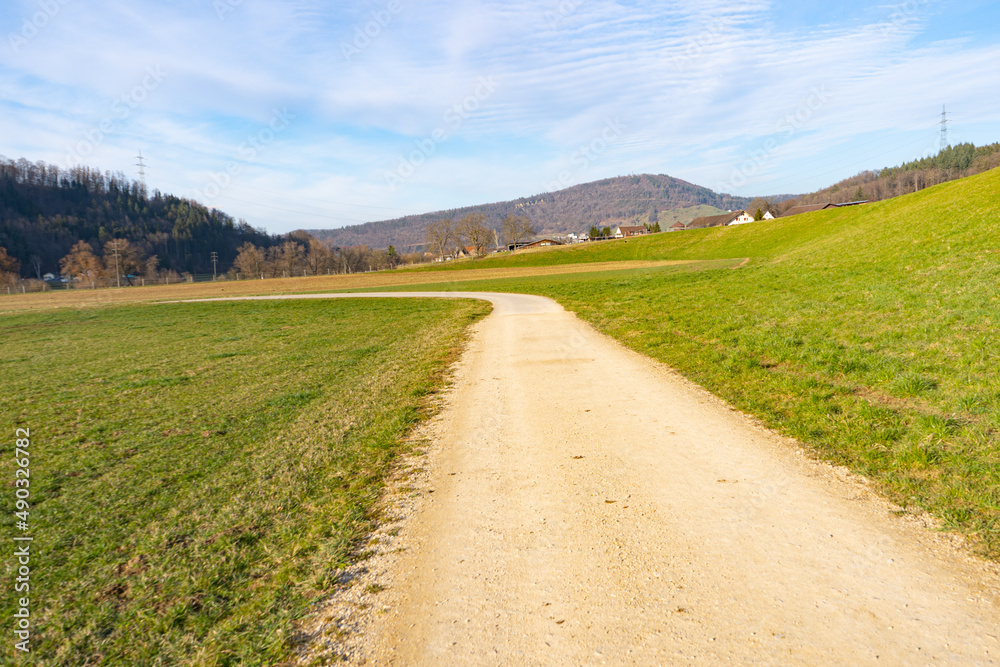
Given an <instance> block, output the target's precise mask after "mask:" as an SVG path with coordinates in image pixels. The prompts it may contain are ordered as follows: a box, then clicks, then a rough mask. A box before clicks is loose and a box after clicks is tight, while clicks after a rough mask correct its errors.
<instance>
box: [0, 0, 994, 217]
mask: <svg viewBox="0 0 1000 667" xmlns="http://www.w3.org/2000/svg"><path fill="white" fill-rule="evenodd" d="M399 1H400V3H401V10H400V11H399V12H396V13H393V14H392V16H391V17H390V20H388V21H385V20H382V22H381V23H380V24H379V25H378V27H377V29H372V30H371V32H373V33H375V34H374V36H373V37H370V38H369V40H368V42H367V43H366V44H365V46H364V48H363V49H360V50H359V53H358V54H355V55H353V56H352V57H351V58H345V55H344V52H343V46H344V44H345V43H351V40H353V39H354V36H355V35H356V30H358V29H361V30H364V29H365V27H366V26H369V25H370V24H371V21H372V20H374V19H377V18H379V16H381V17H382V19H384V18H385V16H386V13H385V12H386V7H388V0H386V1H385V2H382V1H381V0H372V1H371V2H365V3H360V2H358V3H348V4H345V5H341V6H334V5H331V4H330V3H327V2H320V1H318V0H315V1H313V0H294V1H293V0H285V1H283V2H270V1H265V0H244V1H243V2H242V3H239V4H237V5H235V6H233V11H232V12H228V13H226V14H225V16H224V17H223V20H220V19H219V17H218V15H217V14H216V12H215V9H213V4H212V2H210V1H208V0H187V2H183V3H171V4H170V5H163V4H160V3H155V2H152V1H151V0H136V1H133V2H125V1H124V0H94V1H93V2H91V3H89V4H87V5H84V4H83V3H69V4H67V5H66V6H65V8H64V9H63V10H62V11H61V13H60V14H59V15H58V16H56V17H54V18H53V19H52V20H51V21H50V22H49V24H48V25H47V26H46V27H45V28H44V30H41V31H39V34H38V35H37V37H34V38H33V39H32V40H30V41H29V42H28V43H27V44H26V45H23V46H22V48H20V50H19V51H18V52H14V51H13V50H11V49H6V50H0V83H2V85H3V89H4V90H6V91H9V92H8V93H7V95H6V96H5V98H6V99H4V100H2V104H3V109H4V113H3V114H2V116H0V132H2V135H0V136H3V137H4V140H3V142H2V143H0V153H4V154H7V155H8V156H11V157H19V156H21V155H25V156H26V157H29V158H30V159H47V160H53V161H58V160H59V159H60V158H61V157H62V156H63V155H64V154H65V151H66V147H67V146H71V145H73V144H74V143H75V142H78V141H79V140H80V137H81V136H82V133H83V132H85V131H87V129H88V128H92V127H94V126H95V125H96V124H98V123H100V121H101V120H102V119H104V118H105V117H106V116H107V115H108V114H109V109H110V108H111V104H112V103H113V101H114V100H115V99H117V98H119V97H120V96H121V95H127V94H128V93H129V92H130V91H131V90H133V89H134V87H135V86H137V85H139V84H141V82H142V79H143V76H144V71H145V70H146V68H147V67H149V66H160V67H162V68H163V70H164V71H165V72H167V75H168V76H167V79H166V80H165V81H164V82H163V84H162V85H161V86H159V87H158V88H157V89H156V90H154V91H152V92H151V93H150V94H149V95H148V96H147V98H146V99H144V100H143V101H142V103H141V104H140V105H137V108H136V109H135V110H134V112H133V113H131V114H130V116H129V117H128V118H127V119H125V120H124V121H123V122H121V123H120V124H119V125H118V126H117V127H116V131H115V132H113V133H110V134H108V136H107V137H106V138H105V140H104V141H103V143H102V145H101V146H100V147H98V149H97V150H95V151H94V152H93V158H94V159H95V160H96V163H95V164H97V166H100V167H102V168H110V169H122V170H125V171H126V172H129V173H131V172H133V171H134V170H133V169H132V162H133V161H134V160H132V158H131V157H129V156H130V155H134V154H135V151H137V150H138V149H139V148H140V147H141V148H142V149H143V152H144V154H147V155H148V156H149V158H150V163H151V165H152V167H151V169H150V180H151V182H152V183H155V182H156V178H157V177H163V181H164V185H163V187H164V189H168V188H173V187H180V188H183V189H186V191H185V192H179V193H178V194H185V195H190V194H191V193H192V192H194V191H195V190H196V189H197V188H199V187H200V185H201V184H202V183H203V182H204V178H205V177H206V174H210V173H212V172H215V171H218V170H219V169H223V168H224V167H225V165H226V163H227V162H228V161H231V160H232V159H233V155H234V154H235V153H236V151H237V149H238V147H239V145H240V144H241V142H243V141H245V140H246V137H247V136H248V135H249V134H252V133H253V132H255V131H257V129H258V128H259V127H261V125H262V124H266V123H267V121H268V118H269V117H270V115H271V113H272V111H273V109H275V108H279V109H280V108H286V107H287V108H289V109H290V110H291V111H292V112H293V113H294V114H296V116H297V120H296V122H295V123H294V124H292V125H291V126H290V127H289V129H288V131H287V132H285V133H283V134H282V135H281V136H280V137H279V138H278V139H276V140H275V141H274V142H273V143H271V144H269V145H268V147H267V149H266V150H263V151H260V153H259V155H258V156H257V157H256V158H255V160H254V162H253V164H249V165H247V166H246V170H245V171H244V173H243V175H242V178H241V179H240V181H239V182H238V184H236V185H234V186H233V192H235V191H236V189H237V188H240V187H250V188H255V190H254V191H251V192H249V193H247V192H244V194H243V196H241V197H239V198H238V199H240V200H244V201H253V202H257V203H259V204H262V205H273V208H272V209H270V210H266V209H265V207H264V206H258V207H254V206H253V205H250V204H244V203H240V202H227V203H226V205H225V206H224V208H225V209H226V210H231V211H232V212H234V214H236V215H244V216H245V217H247V218H248V219H250V221H251V222H252V223H254V224H268V225H269V226H271V227H272V229H273V230H274V231H286V230H287V229H290V228H294V227H296V226H316V225H315V224H314V218H313V217H312V216H300V218H296V217H295V214H294V213H291V212H290V211H291V210H292V209H294V210H300V209H301V210H305V209H304V208H303V207H296V206H294V205H289V204H288V199H289V198H292V199H293V200H294V198H295V195H299V196H301V197H302V198H303V199H310V200H312V204H310V206H311V208H309V209H308V210H310V211H314V210H317V209H316V207H319V208H320V209H321V210H322V211H324V212H329V213H330V218H331V219H334V220H341V221H348V220H357V219H378V218H383V217H390V216H387V215H382V213H384V212H386V211H389V210H421V209H422V208H444V207H452V206H455V205H458V204H468V203H472V202H471V201H470V197H477V198H481V199H482V200H496V199H500V198H504V197H507V196H517V195H530V194H536V193H537V192H539V191H541V189H542V184H543V183H545V182H550V181H551V180H552V179H553V178H554V175H557V174H559V173H560V172H561V171H562V170H565V169H566V165H567V164H572V162H573V157H574V155H575V152H576V151H577V150H578V149H579V148H580V146H581V145H585V144H587V142H590V141H592V140H593V139H594V137H595V136H599V135H600V132H601V128H602V127H603V126H604V124H605V123H606V122H607V121H608V120H609V119H615V118H618V119H620V120H621V122H623V123H624V124H625V125H626V126H627V129H626V130H625V131H624V132H623V133H622V135H621V136H620V137H617V138H616V141H615V142H614V144H613V146H610V147H609V148H608V149H607V150H606V151H604V152H602V153H601V155H600V156H599V157H598V158H597V159H595V160H593V161H591V162H590V163H589V164H588V166H587V168H586V169H585V170H580V171H578V172H574V173H573V176H574V179H582V180H590V179H591V178H593V179H596V178H602V177H606V176H612V175H617V174H621V173H629V172H639V171H657V172H665V173H670V174H671V175H676V176H679V177H682V178H686V180H692V181H695V182H699V183H700V184H704V185H707V186H710V187H712V186H716V185H718V184H719V183H726V182H728V180H729V179H730V175H731V173H732V171H733V169H738V168H739V166H740V165H741V164H742V163H744V162H745V161H746V159H747V156H748V155H750V154H751V153H752V152H753V151H755V150H759V148H760V147H761V146H763V145H764V144H765V142H766V140H767V138H768V137H771V136H773V135H775V134H776V133H779V129H778V128H779V127H781V123H782V122H783V120H784V119H786V118H787V117H788V116H789V114H791V115H792V116H793V117H794V115H795V114H796V113H797V112H799V111H800V110H801V109H802V108H803V105H806V104H808V101H809V99H810V96H812V95H813V91H814V90H817V89H821V90H824V91H826V97H827V99H826V101H824V102H823V103H822V104H821V105H819V106H818V108H816V109H811V110H810V113H809V114H808V118H805V119H804V120H802V121H801V122H797V123H796V125H795V131H794V132H792V133H791V134H790V135H787V136H781V137H780V139H781V141H780V145H779V146H778V148H777V149H774V150H772V151H771V152H770V154H769V157H768V160H767V161H766V164H764V165H762V166H761V167H760V168H759V169H758V170H757V171H756V173H755V174H754V175H753V178H751V179H748V183H747V184H746V185H745V186H744V189H743V191H742V192H741V194H754V193H756V190H754V188H755V187H764V186H766V185H768V184H769V183H775V182H781V183H785V182H791V183H792V184H794V183H795V182H796V181H795V178H794V177H795V176H796V174H799V173H801V168H800V167H796V168H795V171H790V170H791V169H792V167H791V165H801V163H802V160H807V159H809V158H810V157H812V158H813V159H815V160H817V161H820V162H822V161H823V157H822V156H823V154H824V151H830V150H834V151H835V150H836V149H837V147H838V146H841V145H843V144H845V142H849V141H850V140H851V139H852V138H853V137H856V136H858V135H861V134H864V135H865V136H870V137H871V138H872V142H873V151H872V152H871V154H872V155H876V154H878V153H879V151H882V152H883V153H885V152H889V151H891V150H893V149H896V150H898V149H899V148H900V146H901V145H903V144H907V143H908V142H909V144H912V143H913V142H914V141H915V139H914V135H913V134H912V132H914V131H915V130H917V129H919V128H923V127H929V128H930V129H931V132H933V127H932V126H933V123H934V120H935V118H934V116H935V114H936V113H937V109H939V107H940V104H941V103H944V102H947V103H949V105H951V106H952V107H953V108H955V109H961V114H962V116H964V117H965V118H968V119H975V120H976V121H977V122H986V123H989V122H996V121H997V120H998V115H1000V112H998V111H997V110H996V109H995V105H993V104H992V103H991V100H990V98H989V96H988V95H984V94H983V91H984V90H994V89H996V87H997V84H998V83H1000V81H998V79H1000V73H998V71H997V68H996V66H995V63H996V62H998V60H1000V59H998V56H1000V46H998V44H997V40H996V39H995V38H992V36H990V37H989V39H987V40H985V41H981V42H978V43H972V42H971V41H970V40H964V41H963V40H962V39H956V38H954V35H953V34H951V33H948V34H940V35H939V34H938V33H937V32H936V24H935V21H934V18H935V14H934V12H935V11H936V9H935V5H934V4H933V3H919V7H918V11H914V12H908V13H905V14H903V15H898V10H893V9H892V8H891V7H886V8H885V11H874V10H873V11H870V12H868V13H865V14H864V16H865V17H866V19H867V20H868V21H869V24H867V25H865V24H863V23H861V22H860V21H854V22H853V23H843V24H826V25H818V24H817V25H814V26H812V27H798V28H791V29H789V28H781V29H778V28H776V25H778V24H779V21H778V19H779V18H781V17H780V16H778V15H777V14H776V9H775V8H774V6H773V5H772V3H770V2H765V1H753V2H726V1H722V0H712V1H711V2H693V1H691V0H685V1H681V2H673V3H668V4H666V3H660V2H654V1H652V0H634V1H632V2H625V1H624V0H622V1H614V0H588V1H587V2H582V1H579V0H551V1H545V2H541V3H537V2H532V3H528V2H502V1H501V0H478V1H477V2H474V3H468V2H461V3H460V2H456V1H454V0H431V1H428V2H425V3H419V4H417V3H415V2H412V0H399ZM31 7H32V4H31V3H30V2H22V3H19V4H18V5H15V6H13V7H7V8H6V9H5V10H0V19H3V20H4V24H5V25H7V26H9V27H10V28H11V29H15V28H16V26H19V25H20V21H21V18H22V17H23V16H24V15H25V12H27V11H28V10H29V9H30V8H31ZM373 12H374V14H373ZM379 12H381V14H379ZM894 12H896V14H897V15H896V16H895V18H893V14H894ZM373 17H374V18H373ZM887 22H888V23H887ZM918 40H919V41H918ZM917 43H919V44H921V46H919V47H917V46H914V45H915V44H917ZM484 76H487V77H488V76H492V77H494V78H495V79H496V80H497V81H498V82H499V84H500V85H499V86H498V89H497V91H496V92H495V93H494V94H491V95H490V96H489V98H488V99H486V100H484V101H482V103H481V104H480V105H479V107H478V108H477V109H476V110H475V112H474V113H471V114H469V115H468V117H467V118H464V119H463V121H462V123H461V124H460V126H459V127H457V128H450V129H453V134H452V135H451V136H450V137H449V139H448V141H446V142H444V143H442V144H440V146H439V148H438V150H437V151H436V153H435V155H433V156H432V157H431V158H430V159H429V160H428V162H427V164H426V165H424V166H422V167H421V169H420V170H419V172H418V173H417V174H415V175H414V176H413V177H412V178H410V179H407V182H406V185H405V187H403V188H401V189H400V190H399V191H398V192H393V193H390V192H389V191H388V190H387V189H386V187H385V183H384V174H385V171H386V170H387V169H392V168H393V167H394V165H395V164H396V161H397V160H398V156H399V155H402V154H405V153H407V152H408V151H410V150H411V149H412V146H413V145H414V142H415V141H420V140H422V139H424V138H426V137H428V136H430V133H431V132H433V130H434V129H435V128H437V127H439V126H441V124H442V122H443V115H444V113H445V112H446V110H448V109H449V108H451V107H452V106H453V105H454V104H456V103H461V102H462V101H463V100H465V99H466V98H467V97H468V96H469V95H470V94H472V93H473V91H474V90H475V87H476V85H477V81H478V80H479V79H480V77H484ZM931 136H932V135H931ZM505 146H510V149H509V150H505V148H504V147H505ZM883 149H884V150H883ZM919 150H923V148H922V147H920V149H919ZM852 157H854V156H852V154H851V153H847V155H846V156H845V155H840V156H838V158H837V159H836V160H833V161H832V162H834V163H836V164H837V165H840V168H841V169H846V170H851V169H853V170H855V171H856V170H858V169H862V168H867V167H877V166H880V165H879V164H877V163H876V164H870V163H867V162H865V161H864V160H865V159H869V158H868V156H867V155H865V156H862V155H858V156H857V161H856V162H855V163H853V164H852V162H851V160H852ZM825 166H826V165H824V167H825ZM824 167H821V168H820V169H817V170H816V171H817V172H821V171H822V168H824ZM166 174H169V179H168V178H166ZM843 175H846V174H831V175H830V176H829V179H828V180H835V179H836V178H838V177H840V176H843ZM822 177H825V175H822V174H821V175H820V176H817V177H816V178H822ZM576 182H579V181H576ZM800 182H801V183H802V184H801V186H800V189H807V188H811V187H813V185H814V184H813V183H812V182H811V181H808V182H807V180H802V181H800ZM168 183H169V184H168ZM173 184H176V185H173ZM269 184H270V185H269ZM286 191H287V193H288V194H287V195H283V194H275V193H283V192H286ZM501 193H502V194H501ZM220 201H223V200H220ZM472 201H476V200H472ZM338 202H341V203H338ZM343 202H347V203H348V204H365V203H367V204H369V205H373V206H376V207H377V206H379V205H384V207H383V208H371V209H367V210H366V209H364V208H363V207H360V206H347V205H344V204H343ZM220 205H221V204H220ZM278 209H286V210H285V211H284V212H282V211H279V210H278ZM366 211H367V212H366Z"/></svg>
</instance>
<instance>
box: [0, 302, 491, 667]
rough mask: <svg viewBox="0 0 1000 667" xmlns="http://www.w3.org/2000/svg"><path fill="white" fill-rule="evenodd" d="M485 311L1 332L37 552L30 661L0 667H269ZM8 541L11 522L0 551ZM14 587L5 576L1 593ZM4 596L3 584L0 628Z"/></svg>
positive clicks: (64, 316)
mask: <svg viewBox="0 0 1000 667" xmlns="http://www.w3.org/2000/svg"><path fill="white" fill-rule="evenodd" d="M487 310H488V306H487V305H485V304H482V303H478V302H457V303H450V302H443V301H427V300H420V301H414V302H410V301H406V302H403V301H395V300H386V301H377V302H344V301H338V302H286V303H274V302H270V303H214V304H185V305H160V306H152V305H130V306H119V307H114V308H99V309H82V310H73V311H45V312H40V313H30V314H21V315H8V316H5V317H3V318H0V332H2V336H3V340H4V345H3V346H0V382H2V385H3V387H4V390H5V391H4V401H3V405H2V406H0V422H2V423H3V424H5V425H6V426H5V428H9V429H10V430H9V431H8V433H7V437H8V440H7V442H8V443H10V445H11V447H13V437H14V429H15V427H17V428H28V429H30V433H31V438H32V445H31V448H30V451H31V458H30V482H31V486H30V493H31V498H30V502H31V511H30V520H29V525H30V527H31V529H30V533H29V534H30V535H31V536H33V537H34V543H33V544H34V545H35V546H34V549H33V553H34V555H33V560H32V562H31V587H32V588H31V591H30V599H31V601H32V609H31V614H32V618H33V627H34V632H35V634H34V636H33V644H32V653H31V654H30V655H29V656H23V655H17V656H15V655H14V650H13V641H7V642H5V643H4V646H3V648H2V649H0V656H2V657H0V662H2V663H3V664H6V665H14V664H24V665H27V664H32V665H52V666H55V665H60V666H64V665H85V664H87V665H97V664H102V665H153V664H164V665H178V664H199V665H275V664H279V663H281V662H282V660H284V659H285V658H287V657H288V654H289V648H290V639H291V631H292V629H293V621H294V620H295V619H296V618H297V617H300V616H302V615H303V614H304V613H305V612H306V610H307V607H308V605H309V604H310V603H311V602H314V601H315V600H316V599H317V597H318V596H319V595H320V594H321V593H323V592H324V591H327V590H328V589H329V586H330V584H331V578H332V577H334V576H335V575H336V574H337V568H338V566H339V565H340V564H342V563H344V562H345V559H347V558H348V555H349V550H350V548H351V546H352V542H353V540H354V539H355V538H356V537H357V536H359V535H360V534H361V533H362V532H363V531H364V530H365V528H366V526H367V525H368V521H369V520H370V519H371V510H372V507H373V502H374V499H375V498H376V497H377V495H378V493H379V490H380V484H381V481H382V478H383V475H384V473H385V472H386V470H387V468H388V466H389V464H390V462H391V461H392V460H393V458H394V457H395V456H396V455H397V454H398V453H399V452H400V450H401V449H402V448H403V446H402V445H401V444H400V438H401V437H402V436H404V435H405V434H406V433H407V432H408V431H409V430H410V429H411V428H412V427H413V425H414V423H415V422H417V421H418V420H419V419H420V415H421V411H422V409H423V406H424V401H425V396H426V394H427V393H428V392H430V391H432V390H433V388H434V387H435V386H436V384H437V382H438V380H439V374H440V373H441V371H442V369H443V367H444V365H445V364H446V363H447V362H448V360H449V359H450V358H451V356H452V355H453V353H454V350H455V347H456V345H457V344H458V343H459V341H460V338H461V336H462V335H463V330H464V328H465V326H466V325H467V324H468V323H469V322H470V321H472V320H473V319H475V318H477V317H479V316H481V315H482V314H483V313H485V312H486V311H487ZM401 330H403V331H406V332H407V335H406V336H404V337H401V336H399V335H398V332H399V331H401ZM8 451H10V452H11V455H10V456H5V457H4V459H3V463H2V465H0V468H2V475H3V479H4V480H5V482H4V486H5V488H7V487H12V486H13V480H14V479H15V476H14V465H15V464H14V457H13V453H12V451H11V450H8ZM8 491H9V494H5V496H7V499H8V501H9V502H10V503H12V502H13V497H14V489H13V488H8ZM8 507H9V505H8ZM13 523H14V516H13V509H10V511H8V512H6V513H5V514H4V518H3V524H4V526H3V528H4V534H5V535H7V536H8V539H9V537H10V536H11V535H13V534H15V529H14V526H13ZM16 534H25V533H16ZM16 567H17V562H16V560H13V559H11V558H8V559H5V561H4V563H3V571H4V576H3V579H4V581H6V582H13V580H14V570H15V568H16ZM14 598H15V593H14V590H13V585H12V584H11V585H9V586H5V587H4V592H3V596H2V598H0V600H2V602H0V622H2V623H3V625H4V627H6V628H12V627H14V622H13V619H12V614H13V613H14V610H15V602H14Z"/></svg>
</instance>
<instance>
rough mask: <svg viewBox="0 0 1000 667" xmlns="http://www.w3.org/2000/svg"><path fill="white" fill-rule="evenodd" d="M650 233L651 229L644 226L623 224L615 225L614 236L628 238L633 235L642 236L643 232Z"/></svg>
mask: <svg viewBox="0 0 1000 667" xmlns="http://www.w3.org/2000/svg"><path fill="white" fill-rule="evenodd" d="M648 233H649V230H648V229H646V228H645V227H642V226H627V225H622V226H620V227H615V232H614V237H615V238H616V239H627V238H629V237H632V236H642V235H643V234H648Z"/></svg>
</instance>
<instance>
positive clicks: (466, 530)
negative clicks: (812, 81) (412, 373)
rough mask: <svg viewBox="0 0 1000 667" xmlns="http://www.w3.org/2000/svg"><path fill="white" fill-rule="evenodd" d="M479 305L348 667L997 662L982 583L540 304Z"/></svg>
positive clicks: (924, 540) (994, 584)
mask: <svg viewBox="0 0 1000 667" xmlns="http://www.w3.org/2000/svg"><path fill="white" fill-rule="evenodd" d="M448 296H452V297H455V296H461V295H456V294H452V295H448ZM480 296H482V295H480ZM485 298H489V299H490V300H491V301H493V303H494V304H495V310H494V313H493V314H492V315H491V316H490V317H489V318H487V319H486V320H484V321H483V322H482V323H480V324H479V325H478V326H477V329H476V331H475V334H474V336H473V339H472V342H471V344H470V348H469V350H468V351H467V353H466V354H465V356H464V358H463V360H462V362H461V364H460V367H459V369H458V372H457V378H456V384H455V386H454V388H453V390H452V391H451V392H450V393H449V397H448V399H447V405H446V408H445V410H444V411H443V412H442V414H441V415H440V416H439V417H438V418H436V419H435V420H434V422H432V424H431V425H430V433H431V435H432V436H433V441H434V445H433V447H432V448H431V451H430V452H429V453H428V455H427V459H426V462H425V463H426V466H427V470H428V472H427V477H426V480H425V482H424V487H425V490H426V493H424V494H423V495H422V496H421V498H420V499H419V500H417V502H416V509H415V511H414V512H413V515H412V517H410V518H409V519H407V520H405V521H403V522H402V524H401V532H400V534H399V536H398V538H397V540H398V541H397V542H395V543H394V545H393V547H392V548H391V549H388V550H386V551H388V552H389V553H388V555H386V556H383V557H380V559H376V562H374V563H373V564H372V565H371V568H372V571H373V572H374V574H375V575H376V576H377V578H378V583H379V586H384V587H386V588H385V590H383V591H382V592H380V593H378V594H377V595H369V596H368V598H367V599H368V600H369V602H372V601H374V604H375V607H374V608H373V611H375V612H376V613H373V614H369V615H368V617H367V620H363V622H362V626H361V627H360V632H361V635H360V637H361V644H360V646H359V649H358V650H359V652H358V653H357V654H355V658H356V659H358V661H359V662H360V659H359V658H357V656H359V655H363V656H364V659H365V660H367V664H398V665H543V664H544V665H584V664H638V665H662V664H689V663H693V664H703V665H726V664H749V663H753V664H775V665H821V664H822V665H863V664H885V665H923V664H931V663H934V664H948V665H959V664H975V665H982V664H995V663H998V662H1000V643H998V635H1000V608H998V604H997V597H996V594H997V591H998V590H1000V587H998V579H997V576H996V570H995V568H994V567H993V566H989V565H986V564H983V563H981V562H979V561H977V560H975V559H972V558H970V557H968V556H967V555H965V553H964V552H963V551H962V550H961V548H960V547H956V546H953V545H952V543H951V542H949V541H948V539H946V537H945V536H942V535H940V534H936V533H934V532H932V531H929V530H927V529H926V528H924V527H922V526H921V525H919V523H918V522H917V521H916V520H915V519H906V518H901V517H899V516H896V515H894V514H893V512H892V509H893V508H892V507H891V506H890V505H888V504H887V503H884V502H882V501H880V500H878V499H877V498H874V497H873V496H872V494H870V493H868V492H867V491H866V490H865V488H864V486H863V484H861V483H859V482H857V481H855V480H853V479H851V478H850V476H848V475H846V474H844V473H842V472H839V471H837V470H835V469H833V468H832V467H830V466H826V465H823V464H818V463H814V462H811V461H809V460H807V459H806V457H804V456H803V455H802V454H801V453H800V452H799V451H798V450H797V448H796V447H795V445H794V443H792V442H790V441H788V440H785V439H782V438H780V437H778V436H776V435H774V434H773V433H771V432H769V431H767V430H766V429H763V428H761V427H759V426H757V425H755V424H754V423H753V422H752V421H751V420H749V419H748V418H747V417H745V416H743V415H742V414H739V413H736V412H734V411H732V410H731V409H729V408H727V407H726V406H725V405H724V404H722V403H721V402H720V401H718V400H717V399H715V398H713V397H712V396H711V395H709V394H708V393H707V392H705V391H704V390H702V389H700V388H698V387H696V386H693V385H691V384H690V383H688V382H686V381H684V380H683V379H681V378H679V377H678V376H677V375H675V374H673V373H672V372H670V371H669V370H667V369H665V368H664V367H662V366H661V365H659V364H656V363H654V362H652V361H650V360H648V359H646V358H644V357H642V356H640V355H638V354H635V353H633V352H630V351H628V350H625V349H624V348H622V347H621V346H620V345H618V344H616V343H614V342H613V341H611V340H610V339H608V338H606V337H604V336H602V335H600V334H598V333H596V332H595V331H594V330H593V329H592V328H591V327H589V326H588V325H586V324H584V323H582V322H580V321H579V320H577V319H576V318H575V317H574V316H573V315H572V314H569V313H566V312H564V311H563V309H562V308H561V307H560V306H558V305H556V304H555V303H554V302H552V301H549V300H547V299H542V298H539V297H529V296H520V295H485ZM400 550H401V551H400Z"/></svg>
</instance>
